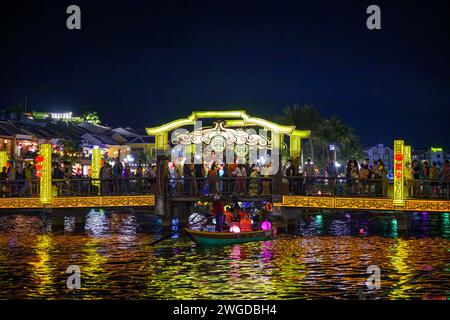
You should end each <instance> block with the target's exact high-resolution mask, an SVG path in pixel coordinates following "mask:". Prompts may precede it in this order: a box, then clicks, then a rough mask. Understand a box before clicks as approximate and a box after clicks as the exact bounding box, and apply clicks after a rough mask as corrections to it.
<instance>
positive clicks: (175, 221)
mask: <svg viewBox="0 0 450 320" xmlns="http://www.w3.org/2000/svg"><path fill="white" fill-rule="evenodd" d="M179 223H180V219H178V218H173V219H172V221H171V229H172V231H177V230H178V227H179Z"/></svg>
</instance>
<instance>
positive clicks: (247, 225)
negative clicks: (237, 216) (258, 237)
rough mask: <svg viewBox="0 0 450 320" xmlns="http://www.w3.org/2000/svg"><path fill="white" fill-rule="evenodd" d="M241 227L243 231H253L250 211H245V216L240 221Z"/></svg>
mask: <svg viewBox="0 0 450 320" xmlns="http://www.w3.org/2000/svg"><path fill="white" fill-rule="evenodd" d="M239 227H240V228H241V232H248V231H252V221H251V220H250V217H249V215H248V213H245V215H244V217H243V218H242V219H241V221H240V222H239Z"/></svg>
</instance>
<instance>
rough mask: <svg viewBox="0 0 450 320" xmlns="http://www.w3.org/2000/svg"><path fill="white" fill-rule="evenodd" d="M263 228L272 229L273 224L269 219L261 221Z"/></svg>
mask: <svg viewBox="0 0 450 320" xmlns="http://www.w3.org/2000/svg"><path fill="white" fill-rule="evenodd" d="M261 229H263V230H270V229H272V224H271V223H270V222H269V221H263V223H261Z"/></svg>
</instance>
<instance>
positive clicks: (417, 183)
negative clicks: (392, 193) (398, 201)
mask: <svg viewBox="0 0 450 320" xmlns="http://www.w3.org/2000/svg"><path fill="white" fill-rule="evenodd" d="M405 190H406V191H405V192H406V194H407V195H408V197H409V198H425V199H428V198H433V199H446V200H450V181H443V180H406V181H405Z"/></svg>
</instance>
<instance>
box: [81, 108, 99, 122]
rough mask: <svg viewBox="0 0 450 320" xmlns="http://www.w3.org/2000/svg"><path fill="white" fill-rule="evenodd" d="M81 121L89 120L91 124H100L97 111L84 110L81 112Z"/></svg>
mask: <svg viewBox="0 0 450 320" xmlns="http://www.w3.org/2000/svg"><path fill="white" fill-rule="evenodd" d="M83 121H86V122H90V123H92V124H95V125H98V124H100V118H99V116H98V114H97V112H95V111H94V112H92V111H85V112H83Z"/></svg>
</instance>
